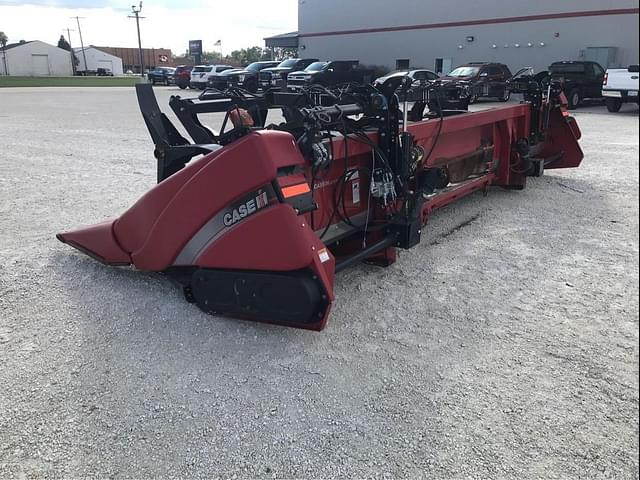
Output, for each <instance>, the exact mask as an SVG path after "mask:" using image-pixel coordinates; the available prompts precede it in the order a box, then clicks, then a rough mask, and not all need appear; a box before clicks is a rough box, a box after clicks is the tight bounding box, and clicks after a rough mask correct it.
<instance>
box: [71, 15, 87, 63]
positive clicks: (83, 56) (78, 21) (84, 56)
mask: <svg viewBox="0 0 640 480" xmlns="http://www.w3.org/2000/svg"><path fill="white" fill-rule="evenodd" d="M69 18H75V19H76V22H77V23H78V35H80V48H81V49H82V60H83V61H84V74H85V75H86V74H87V71H88V70H89V67H88V66H87V55H86V54H85V53H84V42H83V41H82V30H81V29H80V19H81V18H84V17H69Z"/></svg>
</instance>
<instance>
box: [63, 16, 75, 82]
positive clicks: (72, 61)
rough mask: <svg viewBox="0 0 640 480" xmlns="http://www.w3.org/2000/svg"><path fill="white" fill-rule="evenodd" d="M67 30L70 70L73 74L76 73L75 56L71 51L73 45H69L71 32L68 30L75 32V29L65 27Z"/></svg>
mask: <svg viewBox="0 0 640 480" xmlns="http://www.w3.org/2000/svg"><path fill="white" fill-rule="evenodd" d="M65 30H66V31H67V42H69V50H71V52H70V53H71V71H73V74H74V75H75V74H76V56H75V54H74V53H73V46H72V45H71V33H70V32H75V30H71V29H70V28H69V27H67V28H66V29H65Z"/></svg>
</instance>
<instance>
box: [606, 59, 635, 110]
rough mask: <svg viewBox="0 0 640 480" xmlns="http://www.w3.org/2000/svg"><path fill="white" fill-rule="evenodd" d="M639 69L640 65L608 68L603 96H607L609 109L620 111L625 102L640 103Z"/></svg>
mask: <svg viewBox="0 0 640 480" xmlns="http://www.w3.org/2000/svg"><path fill="white" fill-rule="evenodd" d="M639 71H640V68H638V65H631V66H630V67H629V68H615V69H609V70H607V73H606V74H605V76H604V82H603V84H602V96H603V97H604V98H605V103H606V105H607V110H609V111H610V112H619V111H620V107H622V104H623V103H640V100H639V98H640V97H638V91H639V90H640V84H639V83H638V75H640V73H638V72H639Z"/></svg>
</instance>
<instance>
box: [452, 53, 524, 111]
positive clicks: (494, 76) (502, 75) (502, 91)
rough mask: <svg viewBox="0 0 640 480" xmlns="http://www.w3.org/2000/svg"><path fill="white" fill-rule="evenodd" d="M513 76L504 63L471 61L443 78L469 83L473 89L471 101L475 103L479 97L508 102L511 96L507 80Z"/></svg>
mask: <svg viewBox="0 0 640 480" xmlns="http://www.w3.org/2000/svg"><path fill="white" fill-rule="evenodd" d="M511 77H512V75H511V71H510V70H509V67H507V66H506V65H505V64H503V63H485V62H471V63H467V64H465V65H460V66H459V67H457V68H455V69H454V70H453V71H452V72H451V73H449V74H448V75H447V76H445V77H443V80H445V81H451V82H467V83H469V84H470V89H471V96H470V97H469V103H475V102H477V101H478V99H479V98H490V97H493V98H497V99H498V100H499V101H501V102H507V101H508V100H509V98H511V92H510V91H509V90H508V88H507V80H509V79H510V78H511Z"/></svg>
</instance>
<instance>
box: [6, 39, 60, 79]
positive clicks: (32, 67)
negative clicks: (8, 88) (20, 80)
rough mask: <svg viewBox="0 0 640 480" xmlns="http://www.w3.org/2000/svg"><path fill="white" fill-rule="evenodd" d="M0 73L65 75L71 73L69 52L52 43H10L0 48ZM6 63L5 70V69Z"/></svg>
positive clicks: (41, 75)
mask: <svg viewBox="0 0 640 480" xmlns="http://www.w3.org/2000/svg"><path fill="white" fill-rule="evenodd" d="M3 53H4V56H5V58H4V59H2V60H0V75H7V74H9V75H15V76H25V77H47V76H56V77H65V76H71V75H73V68H72V66H71V54H70V53H69V52H68V51H66V50H63V49H62V48H58V47H56V46H54V45H49V44H48V43H45V42H41V41H40V40H32V41H29V42H25V41H24V40H23V41H20V42H19V43H10V44H8V45H7V46H6V47H5V48H4V52H3V51H1V50H0V56H2V55H3ZM5 65H6V71H5Z"/></svg>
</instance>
